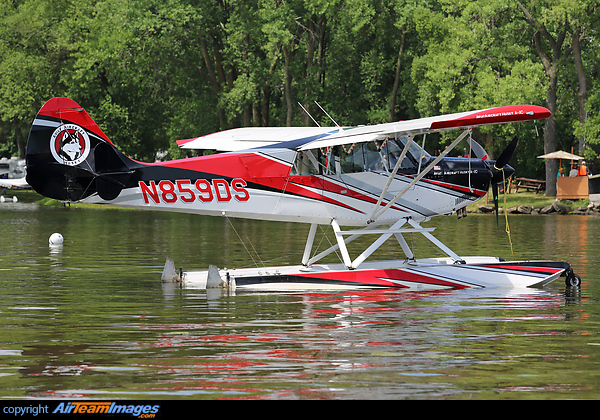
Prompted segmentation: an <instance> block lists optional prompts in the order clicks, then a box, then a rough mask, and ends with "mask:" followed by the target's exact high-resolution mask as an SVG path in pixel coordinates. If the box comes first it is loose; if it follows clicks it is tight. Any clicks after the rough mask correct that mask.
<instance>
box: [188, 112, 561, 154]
mask: <svg viewBox="0 0 600 420" xmlns="http://www.w3.org/2000/svg"><path fill="white" fill-rule="evenodd" d="M550 115H551V113H550V111H549V110H548V109H546V108H544V107H541V106H536V105H509V106H501V107H496V108H488V109H482V110H478V111H469V112H459V113H455V114H446V115H439V116H435V117H426V118H418V119H415V120H408V121H399V122H393V123H385V124H375V125H366V126H357V127H245V128H235V129H231V130H225V131H219V132H216V133H212V134H208V135H206V136H202V137H197V138H194V139H189V140H180V141H178V142H177V143H178V144H179V146H180V147H181V148H183V149H215V150H218V151H224V152H234V151H240V150H247V149H253V148H260V147H273V146H276V145H281V144H282V143H288V144H287V145H285V146H284V147H289V148H294V149H297V150H308V149H315V148H320V147H330V146H337V145H341V144H349V143H362V142H368V141H373V140H376V139H380V138H386V137H392V136H402V135H409V136H410V135H417V134H424V133H434V132H439V131H445V130H456V129H468V128H473V127H478V126H482V125H490V124H505V123H511V122H520V121H532V120H538V119H544V118H548V117H549V116H550Z"/></svg>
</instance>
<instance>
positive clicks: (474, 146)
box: [467, 137, 489, 161]
mask: <svg viewBox="0 0 600 420" xmlns="http://www.w3.org/2000/svg"><path fill="white" fill-rule="evenodd" d="M467 144H468V145H469V147H471V151H472V152H473V154H474V155H475V156H477V157H478V158H479V159H481V160H484V161H485V160H488V159H489V156H488V154H487V152H486V151H485V149H484V148H483V147H482V146H481V145H480V144H479V143H477V142H476V141H475V140H473V139H472V138H470V137H469V138H468V139H467Z"/></svg>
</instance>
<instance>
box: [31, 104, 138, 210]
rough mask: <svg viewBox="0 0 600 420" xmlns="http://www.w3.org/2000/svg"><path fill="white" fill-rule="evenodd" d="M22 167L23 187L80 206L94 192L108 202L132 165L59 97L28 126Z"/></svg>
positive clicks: (87, 118)
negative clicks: (23, 171)
mask: <svg viewBox="0 0 600 420" xmlns="http://www.w3.org/2000/svg"><path fill="white" fill-rule="evenodd" d="M26 164H27V182H28V183H29V185H31V186H32V188H33V189H34V190H35V191H37V192H38V193H40V194H42V195H44V196H46V197H50V198H54V199H57V200H62V201H80V200H83V199H84V198H86V197H89V196H90V195H92V194H95V193H98V195H99V196H100V197H101V198H102V199H104V200H113V199H115V198H116V197H117V196H118V195H119V194H120V192H121V191H122V189H123V188H125V187H126V186H127V184H128V182H129V180H130V178H131V175H132V174H133V172H134V171H135V167H136V166H138V164H137V163H136V162H135V161H133V160H131V159H129V158H128V157H127V156H125V155H124V154H123V153H121V152H120V151H119V150H118V149H117V148H116V147H115V145H114V144H113V143H112V142H111V141H110V140H109V139H108V137H107V136H106V135H105V134H104V133H103V132H102V130H101V129H100V127H98V125H97V124H96V123H95V122H94V121H93V120H92V118H91V117H90V116H89V115H88V113H87V112H86V111H85V110H84V109H83V108H82V107H81V106H79V105H78V104H77V102H75V101H73V100H71V99H68V98H60V97H58V98H52V99H50V100H49V101H48V102H46V103H45V104H44V106H42V108H41V109H40V111H39V112H38V114H37V116H36V118H35V120H34V121H33V124H32V126H31V131H30V132H29V138H28V139H27V149H26Z"/></svg>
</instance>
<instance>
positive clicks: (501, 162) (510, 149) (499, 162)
mask: <svg viewBox="0 0 600 420" xmlns="http://www.w3.org/2000/svg"><path fill="white" fill-rule="evenodd" d="M518 142H519V137H517V136H515V137H514V138H513V139H512V141H511V142H510V143H509V144H508V146H506V149H504V150H503V151H502V153H500V156H498V159H496V163H495V164H494V167H495V168H496V169H502V168H504V167H505V166H506V165H507V164H508V161H509V160H510V158H511V157H512V155H513V153H514V152H515V149H516V147H517V143H518Z"/></svg>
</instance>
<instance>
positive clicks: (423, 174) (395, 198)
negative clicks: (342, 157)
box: [367, 128, 471, 224]
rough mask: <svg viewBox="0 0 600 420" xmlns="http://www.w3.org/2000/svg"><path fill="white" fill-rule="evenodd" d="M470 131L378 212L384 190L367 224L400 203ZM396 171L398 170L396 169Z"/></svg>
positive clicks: (466, 131) (464, 132)
mask: <svg viewBox="0 0 600 420" xmlns="http://www.w3.org/2000/svg"><path fill="white" fill-rule="evenodd" d="M470 131H471V129H470V128H469V129H467V130H465V131H463V132H462V133H461V135H460V136H458V137H457V138H456V139H455V140H454V141H453V142H452V143H451V144H450V145H449V146H448V147H446V149H444V151H443V152H442V153H441V154H440V155H439V156H438V157H437V158H435V160H434V161H433V162H431V163H430V164H429V165H427V167H426V168H425V169H424V170H422V171H421V172H419V174H418V175H417V176H416V177H415V178H414V179H413V180H412V181H411V182H410V183H409V184H408V185H407V186H406V187H404V189H403V190H402V191H400V192H399V193H398V194H396V196H395V197H394V198H393V199H392V200H390V201H389V202H388V203H387V204H386V205H385V207H384V208H382V209H381V210H379V211H376V210H377V208H378V207H379V205H380V204H381V200H382V198H383V194H385V192H386V191H387V188H384V191H383V192H382V194H381V196H380V197H379V200H378V202H377V206H375V208H374V209H373V213H372V214H371V217H370V218H369V220H367V224H370V223H373V222H374V221H375V220H376V219H377V218H378V217H379V216H381V215H382V214H383V212H385V211H386V210H387V209H389V208H390V207H391V206H392V205H393V204H394V203H396V201H398V200H399V199H400V197H402V196H403V195H404V194H405V193H406V192H407V191H408V190H410V189H411V188H412V187H413V186H414V185H415V184H416V183H417V182H419V181H420V180H421V178H423V177H424V176H425V175H426V174H427V173H429V171H431V169H433V167H434V166H435V165H437V164H438V163H439V162H440V160H442V159H443V158H444V157H445V156H446V155H447V154H448V153H450V151H451V150H452V149H454V148H455V147H456V145H457V144H458V143H460V141H461V140H462V139H464V138H465V137H466V136H467V134H469V132H470ZM406 143H407V144H408V143H409V142H406ZM405 148H406V147H405ZM403 152H404V151H403ZM397 164H398V163H396V165H397ZM394 169H396V168H394ZM391 178H392V176H391V175H390V179H391ZM388 182H389V180H388ZM386 187H387V186H386Z"/></svg>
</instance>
